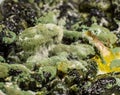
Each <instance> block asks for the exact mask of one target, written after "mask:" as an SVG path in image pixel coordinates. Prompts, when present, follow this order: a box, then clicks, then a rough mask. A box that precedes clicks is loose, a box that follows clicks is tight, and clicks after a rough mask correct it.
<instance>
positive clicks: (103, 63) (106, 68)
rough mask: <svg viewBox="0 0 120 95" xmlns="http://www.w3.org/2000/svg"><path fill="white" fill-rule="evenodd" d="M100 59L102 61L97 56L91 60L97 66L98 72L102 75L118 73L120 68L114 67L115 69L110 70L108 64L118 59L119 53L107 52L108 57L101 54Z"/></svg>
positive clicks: (119, 57)
mask: <svg viewBox="0 0 120 95" xmlns="http://www.w3.org/2000/svg"><path fill="white" fill-rule="evenodd" d="M102 57H103V59H101V58H100V57H98V56H96V57H94V58H93V59H94V60H95V61H96V62H97V64H98V69H99V71H102V72H104V73H109V72H120V67H115V68H112V69H111V68H110V64H111V62H112V61H113V60H115V59H120V52H119V53H114V54H113V53H112V52H111V51H109V55H104V54H103V55H102ZM103 60H104V61H103Z"/></svg>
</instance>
